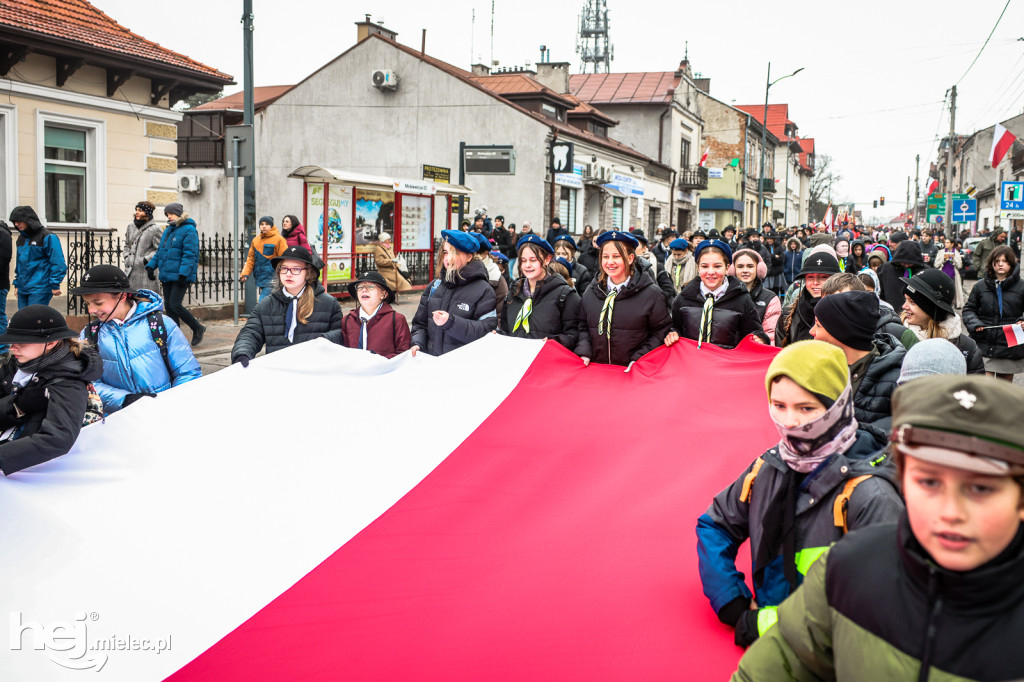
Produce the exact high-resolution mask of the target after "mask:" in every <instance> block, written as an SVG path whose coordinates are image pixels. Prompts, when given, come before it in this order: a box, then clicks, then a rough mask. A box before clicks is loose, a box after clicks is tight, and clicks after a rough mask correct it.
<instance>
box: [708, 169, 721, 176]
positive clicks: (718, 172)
mask: <svg viewBox="0 0 1024 682" xmlns="http://www.w3.org/2000/svg"><path fill="white" fill-rule="evenodd" d="M721 177H724V171H723V169H721V168H708V178H721Z"/></svg>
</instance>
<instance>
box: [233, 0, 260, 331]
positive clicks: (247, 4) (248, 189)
mask: <svg viewBox="0 0 1024 682" xmlns="http://www.w3.org/2000/svg"><path fill="white" fill-rule="evenodd" d="M242 5H243V10H242V45H243V51H244V54H243V61H242V87H243V88H244V89H245V95H244V102H243V114H242V123H243V124H245V125H247V126H252V125H253V119H254V118H256V115H255V105H254V102H253V77H252V34H253V30H254V29H253V16H252V0H243V2H242ZM255 149H256V136H255V135H253V152H254V153H253V158H254V159H255V158H256V154H255ZM255 165H256V164H255V163H253V166H254V167H253V169H252V173H250V174H249V175H247V176H245V184H244V186H243V188H242V191H243V195H244V201H245V240H244V243H245V244H250V243H251V242H252V240H253V238H255V237H256V168H255ZM235 248H241V245H240V244H235ZM255 307H256V278H255V277H250V278H249V279H247V280H245V311H246V312H247V313H249V314H250V315H251V314H252V310H253V308H255Z"/></svg>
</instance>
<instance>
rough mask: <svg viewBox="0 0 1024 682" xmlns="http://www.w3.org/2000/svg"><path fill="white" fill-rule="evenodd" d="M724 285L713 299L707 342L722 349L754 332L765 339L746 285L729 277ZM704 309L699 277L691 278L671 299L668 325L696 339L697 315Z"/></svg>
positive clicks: (682, 334) (688, 337) (684, 335)
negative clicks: (719, 294) (708, 340)
mask: <svg viewBox="0 0 1024 682" xmlns="http://www.w3.org/2000/svg"><path fill="white" fill-rule="evenodd" d="M726 286H727V287H728V288H727V289H726V291H725V293H724V294H722V297H721V298H720V299H718V300H717V301H715V307H714V309H713V310H712V313H711V343H713V344H715V345H716V346H721V347H723V348H735V347H736V346H737V345H738V344H739V342H740V341H742V340H743V338H744V337H746V336H748V335H750V334H757V335H758V336H759V337H761V338H763V339H764V340H765V341H767V340H768V337H767V336H765V334H764V329H763V328H762V327H761V319H760V318H759V317H758V314H757V308H756V307H755V306H754V299H752V298H751V297H750V293H749V292H748V291H747V286H746V285H745V284H744V283H743V282H741V281H740V280H739V279H737V278H736V277H729V278H728V282H727V284H726ZM703 308H704V295H703V294H702V293H701V290H700V280H699V279H695V280H693V281H691V282H690V283H689V284H687V285H686V286H685V287H683V290H682V291H680V292H679V295H678V296H676V299H675V301H673V302H672V328H673V329H674V330H675V331H676V332H678V333H679V335H680V336H682V337H685V338H687V339H694V340H696V339H697V338H698V336H699V335H700V316H701V312H702V311H703Z"/></svg>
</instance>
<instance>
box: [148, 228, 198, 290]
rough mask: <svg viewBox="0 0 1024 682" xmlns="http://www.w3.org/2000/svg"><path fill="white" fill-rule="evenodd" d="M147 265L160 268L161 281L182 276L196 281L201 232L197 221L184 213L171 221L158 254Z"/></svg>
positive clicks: (161, 239)
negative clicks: (197, 228)
mask: <svg viewBox="0 0 1024 682" xmlns="http://www.w3.org/2000/svg"><path fill="white" fill-rule="evenodd" d="M146 267H147V268H152V269H154V270H159V272H160V281H161V282H175V281H177V279H178V277H182V276H183V277H184V278H185V279H187V280H188V281H189V282H195V281H196V279H197V275H198V273H199V232H198V231H197V230H196V224H195V221H193V220H192V219H191V218H189V217H188V216H187V215H183V216H181V218H179V219H178V220H176V221H174V222H173V223H169V224H168V225H167V229H166V230H164V234H163V236H162V237H161V238H160V246H158V247H157V249H156V255H154V256H153V257H152V258H151V259H150V260H149V264H148V265H146Z"/></svg>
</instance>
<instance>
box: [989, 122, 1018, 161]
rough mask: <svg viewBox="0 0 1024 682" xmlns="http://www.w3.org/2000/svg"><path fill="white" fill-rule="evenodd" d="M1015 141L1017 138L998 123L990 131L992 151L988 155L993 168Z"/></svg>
mask: <svg viewBox="0 0 1024 682" xmlns="http://www.w3.org/2000/svg"><path fill="white" fill-rule="evenodd" d="M1016 139H1017V137H1016V136H1015V135H1014V134H1013V133H1011V132H1010V131H1009V130H1007V129H1006V128H1004V127H1003V126H1001V125H999V124H998V123H997V124H996V127H995V130H993V131H992V151H991V152H990V153H989V161H991V162H992V167H993V168H995V167H996V166H998V165H999V162H1000V161H1002V160H1003V157H1004V156H1006V152H1008V151H1009V150H1010V147H1012V146H1013V141H1014V140H1016Z"/></svg>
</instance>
